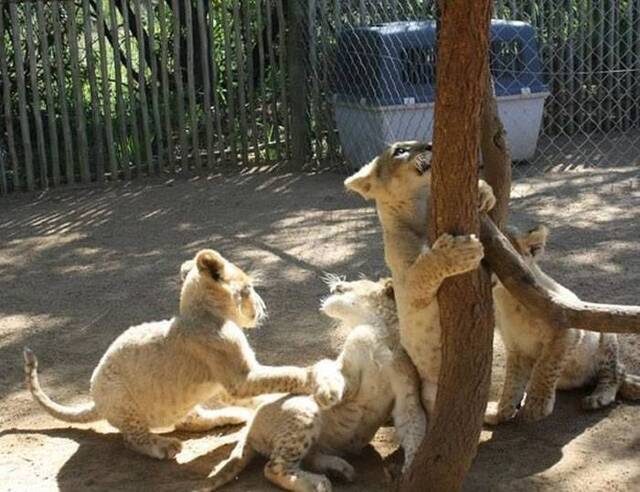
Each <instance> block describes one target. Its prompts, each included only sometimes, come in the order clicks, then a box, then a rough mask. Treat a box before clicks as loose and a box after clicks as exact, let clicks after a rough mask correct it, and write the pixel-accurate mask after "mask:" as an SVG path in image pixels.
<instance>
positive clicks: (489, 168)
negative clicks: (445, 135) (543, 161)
mask: <svg viewBox="0 0 640 492" xmlns="http://www.w3.org/2000/svg"><path fill="white" fill-rule="evenodd" d="M485 78H486V82H485V83H486V84H487V90H486V91H485V95H484V100H483V101H482V118H481V139H480V148H481V149H482V162H483V164H484V177H485V179H486V180H487V183H489V184H490V185H491V187H492V188H493V193H494V194H495V196H496V205H495V207H493V209H492V210H491V212H490V213H489V216H490V217H491V218H492V219H493V222H494V223H495V224H496V225H497V226H498V227H499V228H500V229H503V228H504V226H505V225H506V224H507V219H508V218H509V197H510V196H511V153H510V152H509V147H508V145H507V139H506V131H505V129H504V126H503V125H502V121H501V120H500V115H499V114H498V103H497V101H496V96H495V93H494V91H493V84H492V79H491V69H490V67H489V65H487V70H486V73H485Z"/></svg>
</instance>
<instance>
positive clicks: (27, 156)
mask: <svg viewBox="0 0 640 492" xmlns="http://www.w3.org/2000/svg"><path fill="white" fill-rule="evenodd" d="M435 6H436V2H435V0H0V41H1V42H0V96H1V97H0V194H4V193H9V192H13V191H16V190H33V189H38V188H40V189H44V188H47V187H50V186H58V185H65V184H72V183H76V182H82V183H86V182H90V181H103V180H105V181H113V180H119V179H130V178H133V177H136V176H144V175H158V174H160V175H162V174H173V173H188V172H192V171H193V172H197V171H199V170H201V169H202V170H204V171H206V170H207V169H216V170H218V169H220V167H221V166H223V165H240V166H243V167H247V166H253V165H256V164H257V165H261V164H264V163H268V164H271V163H278V162H283V161H287V160H289V161H292V163H293V166H292V167H294V168H295V167H297V168H301V167H302V165H303V163H309V162H311V163H314V164H315V165H316V166H320V167H328V166H335V165H342V164H343V163H345V161H347V162H349V163H350V165H356V166H359V165H361V164H362V163H363V162H364V161H365V160H366V159H367V158H368V157H369V156H371V155H372V154H374V153H375V152H376V151H377V150H379V148H380V147H381V146H382V145H384V144H386V143H389V142H391V141H395V140H399V139H405V138H429V136H430V133H431V130H432V125H433V99H434V89H435V87H434V83H435V69H436V60H435V54H436V50H435V24H434V19H435V16H436V11H435ZM494 17H495V18H496V19H502V20H503V21H505V22H494V23H493V26H492V35H491V39H492V41H491V66H492V71H493V74H494V78H495V90H496V94H497V96H498V100H499V110H500V113H501V115H502V117H503V120H504V122H505V125H506V127H507V131H508V138H509V139H510V143H511V148H512V152H513V155H514V157H515V158H516V159H517V160H519V161H520V162H518V163H516V164H515V172H514V176H516V177H518V176H526V175H532V174H534V173H540V172H542V171H544V170H546V169H549V168H551V167H561V168H567V167H572V166H614V165H615V166H628V165H638V164H639V163H640V157H639V156H640V1H639V0H566V1H556V0H526V1H525V0H510V1H504V0H503V1H497V2H496V4H495V15H494ZM514 21H515V22H514ZM522 22H524V24H523V23H522Z"/></svg>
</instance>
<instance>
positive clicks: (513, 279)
mask: <svg viewBox="0 0 640 492" xmlns="http://www.w3.org/2000/svg"><path fill="white" fill-rule="evenodd" d="M480 239H481V241H482V245H483V246H484V253H485V260H486V261H487V262H488V263H489V266H490V267H491V270H492V271H493V273H495V274H496V275H497V276H498V278H499V279H500V281H501V282H502V284H503V285H504V286H505V287H506V288H507V290H509V292H510V293H511V294H512V295H513V296H514V297H515V298H516V299H517V300H518V301H520V302H521V303H522V304H523V305H525V306H526V307H527V309H529V310H530V311H531V312H532V313H533V314H535V315H536V316H539V317H540V318H543V319H545V320H547V322H549V323H550V324H552V325H554V326H557V327H558V328H564V329H566V328H578V329H581V330H589V331H598V332H607V333H640V306H621V305H616V304H597V303H593V302H584V301H582V300H579V301H575V300H571V299H564V298H561V297H560V296H558V295H557V294H555V293H554V292H552V291H550V290H548V289H546V288H545V287H544V286H542V285H541V284H540V283H538V282H537V281H536V279H535V277H534V276H533V274H532V273H531V270H530V269H529V267H528V266H527V264H526V263H525V262H524V261H523V260H522V257H521V256H520V255H519V254H518V253H517V252H516V250H515V249H514V248H513V246H512V245H511V242H510V241H509V239H507V238H506V237H505V236H504V235H503V234H502V232H500V229H498V227H497V226H496V225H495V224H494V223H493V221H492V220H491V219H490V218H489V217H487V216H486V215H484V214H483V216H482V217H481V227H480Z"/></svg>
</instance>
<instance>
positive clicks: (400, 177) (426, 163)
mask: <svg viewBox="0 0 640 492" xmlns="http://www.w3.org/2000/svg"><path fill="white" fill-rule="evenodd" d="M430 169H431V143H428V142H398V143H395V144H393V145H391V146H390V147H388V148H387V149H386V150H385V151H384V152H383V153H382V154H381V155H380V156H379V157H376V158H375V159H374V160H372V161H371V162H370V163H369V164H367V165H365V166H364V167H363V168H362V169H360V171H358V172H357V173H355V174H354V175H353V176H351V177H349V178H347V179H346V180H345V182H344V183H345V186H346V187H347V188H348V189H350V190H352V191H355V192H357V193H359V194H360V195H362V196H363V197H364V198H365V199H367V200H371V199H372V200H375V202H376V209H377V212H378V217H379V218H380V223H381V224H382V233H383V238H384V255H385V260H386V263H387V265H388V266H389V268H390V269H391V272H392V276H393V285H394V287H395V291H396V300H397V303H398V314H399V317H400V340H401V342H402V345H403V347H404V348H405V349H406V350H407V352H408V353H409V355H410V356H411V360H412V361H413V363H414V364H415V365H416V368H417V369H418V372H419V373H420V379H421V382H422V402H423V404H424V406H425V408H426V409H427V412H428V413H430V412H432V411H433V406H434V404H435V399H436V393H437V389H438V377H439V375H440V362H441V342H440V314H439V311H438V303H437V302H436V294H437V292H438V289H439V288H440V285H441V284H442V282H443V281H444V279H445V278H447V277H450V276H453V275H458V274H460V273H464V272H468V271H471V270H474V269H476V268H477V267H478V265H479V264H480V260H481V259H482V257H483V249H482V244H480V241H478V239H476V238H475V237H474V236H473V235H471V236H458V237H452V236H449V235H447V234H445V235H443V236H441V237H440V238H438V240H436V241H435V242H434V244H433V246H432V248H431V249H430V248H429V243H428V237H427V235H428V227H427V224H428V220H429V210H428V209H427V200H428V197H429V194H430V193H431V186H430V184H431V170H430ZM479 196H480V204H479V206H480V210H481V211H487V210H490V209H491V208H492V207H493V205H494V204H495V197H494V196H493V191H492V190H491V187H490V186H489V185H488V184H487V183H485V182H484V181H482V180H481V181H480V182H479Z"/></svg>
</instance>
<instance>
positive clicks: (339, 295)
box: [210, 276, 426, 492]
mask: <svg viewBox="0 0 640 492" xmlns="http://www.w3.org/2000/svg"><path fill="white" fill-rule="evenodd" d="M327 280H328V284H329V287H330V291H331V295H330V296H329V297H327V298H326V299H325V300H324V302H323V304H322V308H321V310H322V311H323V312H324V313H325V314H327V315H328V316H330V317H331V318H334V319H336V320H338V321H339V322H340V323H341V324H342V325H344V326H345V327H347V328H349V329H350V330H351V331H350V332H349V335H348V337H347V339H346V341H345V344H344V347H343V349H342V351H341V352H340V355H339V356H338V358H337V360H336V361H335V363H334V364H335V366H336V367H337V368H338V370H339V371H341V373H342V374H343V376H344V379H345V382H346V391H345V394H344V397H343V399H342V401H341V402H340V403H338V404H337V405H336V406H334V407H332V408H329V409H324V410H323V409H320V408H318V405H317V404H316V403H315V402H314V401H313V399H312V398H310V397H305V396H284V397H281V398H279V399H277V400H275V401H273V402H270V403H267V404H265V405H263V406H262V407H260V408H259V409H258V411H257V412H256V415H255V417H254V418H253V420H252V422H251V424H250V425H249V427H248V429H247V430H246V433H244V435H243V437H242V438H241V440H240V442H238V444H237V445H236V447H235V449H234V450H233V452H232V453H231V456H230V457H229V458H228V459H227V460H226V461H224V462H222V463H221V464H220V465H218V467H217V468H216V470H215V471H214V472H213V483H212V484H210V487H211V488H212V490H213V489H216V488H218V487H221V486H222V485H224V484H225V483H227V482H229V481H230V480H232V479H233V478H234V477H235V476H236V475H238V474H239V473H240V472H241V471H242V469H244V468H245V467H246V465H247V464H248V462H249V461H250V459H251V457H252V456H253V455H254V454H255V452H258V453H260V454H263V455H266V456H268V457H269V462H268V463H267V464H266V466H265V470H264V472H265V476H266V477H267V479H268V480H270V481H271V482H273V483H274V484H276V485H279V486H280V487H282V488H284V489H287V490H294V491H300V492H307V491H313V492H323V491H330V490H331V482H330V481H329V480H328V479H327V477H326V476H324V475H322V474H323V473H329V474H334V475H338V476H340V477H342V478H344V479H346V480H351V479H352V478H353V474H354V473H353V468H352V467H351V465H350V464H349V463H347V462H346V461H345V460H343V459H342V458H340V457H338V456H336V455H340V454H343V453H345V452H359V451H360V450H361V449H362V448H364V447H365V446H366V445H367V444H368V443H369V441H371V439H372V438H373V436H374V434H375V433H376V431H377V430H378V429H379V428H380V426H382V425H383V424H384V423H385V422H386V421H387V420H388V419H389V417H393V420H394V423H395V427H396V432H397V434H398V438H399V441H400V444H401V446H402V447H403V448H404V452H405V464H404V467H405V468H406V467H408V466H409V464H410V463H411V461H412V460H413V457H414V455H415V452H416V450H417V448H418V446H419V444H420V442H421V441H422V438H423V437H424V434H425V428H426V417H425V415H424V411H423V410H422V406H421V404H420V391H419V384H420V381H419V378H418V375H417V373H416V371H415V368H414V367H413V364H412V363H411V361H410V360H409V358H408V356H407V354H406V353H405V352H404V350H403V349H402V347H401V346H400V343H399V339H398V332H397V330H398V327H397V325H398V317H397V313H396V306H395V301H394V294H393V287H392V285H391V281H390V280H380V281H378V282H373V281H370V280H358V281H354V282H345V281H342V280H340V279H339V278H337V277H333V276H330V277H328V279H327ZM301 461H304V463H305V465H306V466H307V467H308V468H310V469H311V470H313V471H315V472H317V473H310V472H307V471H303V470H302V469H301V468H300V462H301Z"/></svg>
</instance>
